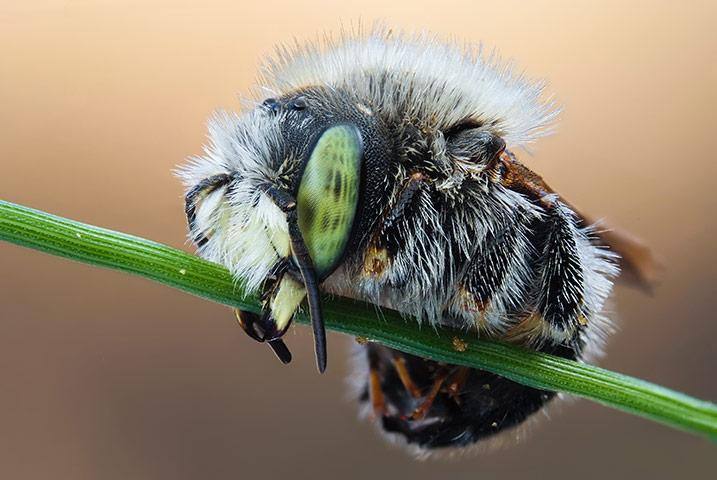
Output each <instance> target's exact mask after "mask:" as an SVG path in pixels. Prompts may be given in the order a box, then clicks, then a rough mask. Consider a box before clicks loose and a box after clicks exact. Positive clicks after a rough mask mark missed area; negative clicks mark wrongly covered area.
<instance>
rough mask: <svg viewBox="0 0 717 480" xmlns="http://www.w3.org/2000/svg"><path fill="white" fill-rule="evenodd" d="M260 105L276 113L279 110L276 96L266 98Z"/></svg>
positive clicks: (279, 104)
mask: <svg viewBox="0 0 717 480" xmlns="http://www.w3.org/2000/svg"><path fill="white" fill-rule="evenodd" d="M262 106H263V107H264V108H266V109H268V110H269V111H270V112H271V113H278V112H279V110H281V103H279V101H278V100H277V99H276V98H267V99H266V100H264V102H262Z"/></svg>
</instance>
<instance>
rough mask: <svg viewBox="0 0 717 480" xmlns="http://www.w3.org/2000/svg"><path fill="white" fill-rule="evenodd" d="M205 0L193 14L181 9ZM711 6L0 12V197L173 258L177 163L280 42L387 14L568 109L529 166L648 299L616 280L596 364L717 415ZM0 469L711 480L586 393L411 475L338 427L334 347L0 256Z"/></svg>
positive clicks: (161, 7) (138, 284)
mask: <svg viewBox="0 0 717 480" xmlns="http://www.w3.org/2000/svg"><path fill="white" fill-rule="evenodd" d="M200 5H201V6H200ZM716 14H717V5H716V4H715V3H714V2H683V3H679V4H678V3H677V2H674V4H673V2H617V1H616V2H601V3H598V2H572V1H565V2H545V1H541V2H530V3H529V4H528V3H527V2H525V3H524V2H521V1H507V0H503V1H500V2H495V1H494V2H485V1H476V0H461V1H456V0H442V1H440V2H435V1H434V2H424V3H421V2H418V1H409V0H398V1H387V0H362V1H360V2H339V5H336V2H331V1H327V0H313V1H303V0H302V1H297V2H279V1H276V0H263V1H261V2H253V3H251V4H242V2H241V1H240V0H233V1H221V2H219V1H204V2H192V1H182V0H171V1H162V2H144V1H125V2H119V1H118V2H113V1H95V2H90V1H73V0H66V1H33V2H20V1H18V2H16V3H15V2H10V1H8V0H0V149H1V151H2V155H0V165H2V170H0V172H1V173H0V198H2V199H7V200H11V201H14V202H18V203H22V204H26V205H30V206H32V207H36V208H39V209H43V210H47V211H50V212H54V213H56V214H59V215H64V216H68V217H71V218H75V219H80V220H83V221H86V222H89V223H93V224H98V225H102V226H106V227H109V228H113V229H119V230H122V231H125V232H130V233H134V234H138V235H141V236H145V237H149V238H152V239H155V240H158V241H161V242H165V243H168V244H170V245H174V246H177V247H180V248H185V249H189V246H188V245H187V244H186V243H185V225H184V217H183V213H182V190H181V187H180V185H179V182H178V181H177V180H176V179H175V178H173V176H172V174H171V170H172V168H174V167H175V166H176V165H177V164H178V163H181V162H182V161H183V159H184V158H185V157H186V156H188V155H190V154H195V153H198V152H200V148H201V145H202V142H203V140H204V134H205V127H204V122H205V119H206V117H207V116H208V115H209V114H210V113H211V112H212V110H214V109H215V108H218V107H223V108H230V109H232V108H238V107H239V101H238V98H239V95H241V94H242V93H246V92H247V91H248V89H249V87H250V86H251V84H252V81H253V79H254V77H255V73H256V66H257V62H258V59H259V58H260V57H261V55H263V54H265V53H267V52H269V51H271V48H272V47H273V45H274V44H275V43H276V42H280V41H291V40H292V38H294V37H297V38H299V39H302V38H307V37H310V36H312V35H314V34H316V33H317V32H320V31H323V30H325V29H329V30H332V29H333V30H336V29H337V28H338V27H339V25H340V23H341V22H342V21H343V22H344V23H349V22H351V21H355V20H357V19H358V18H361V19H362V20H363V21H364V22H369V23H370V22H371V21H372V20H374V19H383V20H385V21H386V22H388V23H389V24H390V25H392V26H396V27H401V28H406V29H409V30H416V29H423V28H427V29H430V30H432V31H435V32H438V33H440V34H442V35H445V36H455V37H456V38H458V39H462V40H463V39H465V40H471V41H480V40H482V41H484V42H485V43H486V44H487V45H489V46H495V47H497V48H498V49H499V50H500V51H501V52H502V54H503V55H504V56H505V57H508V58H513V59H515V60H516V61H517V62H518V64H519V65H520V66H521V67H522V68H523V69H525V71H526V72H527V73H528V74H529V75H530V76H533V77H543V78H546V79H547V80H549V82H550V88H549V91H550V92H551V93H554V94H555V95H556V97H557V99H558V101H559V102H560V103H561V104H562V105H563V106H564V114H563V115H562V119H561V122H560V126H559V130H558V133H557V134H556V135H554V136H553V137H550V138H547V139H544V140H542V141H540V142H539V143H537V144H536V145H535V147H534V154H533V156H532V157H529V156H527V155H526V154H523V155H522V158H523V159H524V160H525V161H526V162H527V163H529V164H530V165H531V166H532V167H533V168H535V169H536V170H537V171H539V172H541V173H543V174H544V175H545V176H546V177H547V179H548V180H549V181H550V182H552V184H553V186H554V187H556V188H557V189H558V190H559V191H560V192H562V193H563V194H564V195H565V196H566V197H567V198H569V199H570V200H571V201H573V202H574V203H576V204H578V205H580V207H581V208H583V209H584V210H585V211H587V212H591V213H592V214H594V215H597V216H603V217H605V218H607V219H609V221H610V222H612V224H614V225H620V226H623V227H627V228H629V229H630V230H631V231H633V232H634V233H636V234H638V235H639V236H641V237H642V238H644V239H645V240H647V241H648V242H649V243H650V244H651V245H653V246H654V249H655V250H656V251H657V252H658V254H659V255H661V256H662V257H663V258H664V260H665V264H666V266H667V271H666V274H665V276H664V281H663V284H662V285H661V287H660V288H659V289H658V290H657V291H656V293H655V295H654V296H653V297H648V296H644V295H642V294H640V293H638V292H635V291H631V290H628V289H624V288H618V290H617V294H616V299H617V307H618V310H619V325H620V330H621V331H620V332H619V334H617V335H615V336H614V337H613V338H612V339H611V341H610V344H609V348H608V357H607V358H606V359H605V360H604V361H603V362H602V364H603V365H604V366H606V367H608V368H611V369H615V370H619V371H622V372H625V373H628V374H631V375H636V376H639V377H643V378H646V379H649V380H652V381H655V382H658V383H660V384H664V385H666V386H669V387H672V388H676V389H679V390H683V391H685V392H687V393H690V394H692V395H696V396H698V397H702V398H707V399H712V400H717V374H716V372H715V362H716V361H717V321H716V319H715V313H714V312H715V303H714V302H715V300H716V298H717V296H716V295H715V293H716V292H715V281H717V268H716V266H715V263H716V262H715V260H716V259H717V251H716V249H715V233H717V232H716V231H715V225H714V223H715V221H716V220H717V218H716V217H715V213H714V212H715V207H717V205H716V202H715V194H714V181H715V178H716V174H717V169H716V168H715V163H716V162H715V161H716V160H717V159H715V147H714V140H715V127H716V122H715V109H716V107H717V102H716V101H715V100H716V94H715V92H716V91H717V89H716V88H715V85H717V41H716V36H715V35H716V34H715V23H716V20H717V15H716ZM0 266H1V267H2V275H1V276H0V332H1V333H0V384H1V385H2V393H1V394H0V425H1V426H2V435H1V436H0V477H1V478H13V479H35V478H52V479H55V480H60V479H85V478H88V479H89V478H101V479H125V478H132V479H170V478H171V479H195V478H212V479H215V478H216V479H229V478H252V479H254V478H333V477H340V478H343V479H353V478H391V477H394V478H409V479H415V480H418V479H424V478H425V479H429V478H455V479H462V478H466V479H468V478H498V477H501V478H514V477H515V478H518V477H520V478H535V477H537V478H539V477H543V478H551V479H562V478H566V479H567V478H576V477H578V478H581V479H584V478H603V477H605V476H608V475H609V476H610V477H612V478H624V477H627V476H630V477H632V478H652V479H657V478H678V476H679V478H705V477H708V476H710V475H709V473H712V474H713V473H714V470H715V468H714V467H715V466H717V460H716V458H717V449H716V448H715V445H714V444H709V443H708V442H706V441H704V440H701V439H698V438H696V437H692V436H689V435H686V434H682V433H679V432H676V431H673V430H670V429H667V428H664V427H662V426H659V425H656V424H653V423H650V422H647V421H644V420H641V419H638V418H635V417H632V416H629V415H626V414H622V413H618V412H616V411H612V410H608V409H605V408H603V407H600V406H598V405H596V404H592V403H589V402H587V401H578V402H575V403H573V404H572V405H568V406H566V407H565V408H563V409H562V411H561V412H560V413H558V414H556V415H554V418H553V419H552V420H551V421H549V422H543V423H542V424H541V425H540V426H539V427H538V428H536V430H535V432H534V433H533V435H532V436H531V438H530V439H529V440H528V441H527V442H525V443H523V444H521V445H518V446H515V447H513V448H509V449H506V450H504V451H502V452H498V453H494V454H490V455H482V456H478V457H475V458H472V459H467V460H463V461H458V462H429V463H417V462H415V461H413V460H411V459H410V458H409V457H408V456H406V455H405V454H404V453H403V452H401V451H399V450H397V449H395V448H391V447H388V446H387V445H385V444H384V443H383V441H382V440H381V439H380V438H379V436H378V435H377V434H376V433H375V432H374V431H373V429H372V427H371V426H369V425H366V424H364V423H362V422H359V421H358V420H357V419H356V409H355V405H353V404H352V403H351V402H350V401H348V400H347V398H346V397H347V395H346V389H345V388H344V387H345V385H344V376H345V373H346V370H347V362H346V355H345V353H346V351H347V349H348V346H349V344H350V341H351V340H350V339H347V338H344V337H341V336H338V335H331V338H330V357H331V362H330V367H329V371H328V373H327V374H326V375H324V376H319V375H318V374H316V372H315V367H314V360H313V354H312V342H311V338H310V334H309V332H308V330H307V329H305V328H297V329H296V331H295V332H294V333H293V334H292V335H289V343H290V346H291V348H292V350H293V351H294V353H295V361H294V363H292V365H291V366H289V367H282V366H281V365H279V363H278V362H277V361H276V360H275V359H274V358H273V356H272V355H270V353H269V352H268V351H267V350H266V348H265V347H263V346H260V345H258V344H255V343H254V342H253V341H251V340H249V339H248V338H247V337H246V336H245V335H244V333H243V332H242V331H241V330H240V329H239V328H238V327H237V326H236V325H235V322H234V320H233V317H232V315H231V312H230V311H229V310H228V309H226V308H224V307H222V306H219V305H215V304H212V303H209V302H206V301H203V300H199V299H196V298H193V297H190V296H188V295H185V294H182V293H179V292H176V291H173V290H170V289H168V288H165V287H162V286H159V285H155V284H152V283H150V282H148V281H145V280H142V279H138V278H133V277H129V276H127V275H124V274H120V273H116V272H110V271H104V270H99V269H94V268H90V267H87V266H84V265H80V264H75V263H72V262H69V261H66V260H62V259H58V258H53V257H49V256H46V255H43V254H40V253H37V252H32V251H28V250H23V249H20V248H18V247H15V246H11V245H7V244H1V245H0Z"/></svg>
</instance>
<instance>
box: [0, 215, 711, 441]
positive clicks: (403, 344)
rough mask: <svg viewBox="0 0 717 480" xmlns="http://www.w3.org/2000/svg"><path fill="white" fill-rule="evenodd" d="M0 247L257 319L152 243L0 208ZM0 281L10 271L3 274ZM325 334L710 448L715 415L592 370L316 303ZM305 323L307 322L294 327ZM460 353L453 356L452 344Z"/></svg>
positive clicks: (391, 317) (216, 270) (351, 305)
mask: <svg viewBox="0 0 717 480" xmlns="http://www.w3.org/2000/svg"><path fill="white" fill-rule="evenodd" d="M0 240H5V241H7V242H10V243H14V244H17V245H21V246H23V247H28V248H32V249H36V250H41V251H43V252H46V253H50V254H53V255H59V256H61V257H66V258H70V259H73V260H77V261H80V262H84V263H89V264H91V265H98V266H102V267H107V268H112V269H115V270H121V271H124V272H129V273H134V274H136V275H140V276H143V277H146V278H149V279H151V280H154V281H157V282H160V283H163V284H165V285H169V286H171V287H174V288H178V289H180V290H183V291H185V292H188V293H191V294H194V295H197V296H200V297H203V298H207V299H209V300H213V301H215V302H218V303H223V304H225V305H230V306H232V307H239V308H243V309H247V310H252V311H258V310H259V302H258V301H257V299H255V298H253V297H247V296H245V295H244V293H243V291H242V288H241V285H239V284H238V283H237V282H235V281H234V279H233V278H232V276H231V275H230V273H229V272H228V271H227V270H226V269H225V268H224V267H221V266H219V265H216V264H213V263H210V262H207V261H204V260H202V259H200V258H198V257H196V256H193V255H189V254H187V253H184V252H182V251H180V250H177V249H175V248H171V247H168V246H166V245H162V244H159V243H156V242H152V241H150V240H145V239H143V238H139V237H135V236H132V235H127V234H124V233H118V232H113V231H111V230H106V229H103V228H99V227H94V226H91V225H86V224H83V223H79V222H76V221H73V220H68V219H65V218H61V217H57V216H54V215H50V214H47V213H44V212H40V211H37V210H33V209H31V208H27V207H23V206H20V205H15V204H12V203H9V202H4V201H0ZM4 273H5V274H6V275H7V274H8V272H4ZM324 314H325V317H326V326H327V328H328V329H330V330H334V331H337V332H342V333H345V334H349V335H354V336H360V337H363V338H365V339H367V340H370V341H376V342H380V343H382V344H385V345H387V346H389V347H391V348H395V349H398V350H401V351H404V352H407V353H411V354H414V355H419V356H422V357H427V358H431V359H433V360H437V361H442V362H447V363H451V364H457V365H466V366H469V367H472V368H478V369H481V370H487V371H489V372H493V373H495V374H498V375H501V376H503V377H506V378H509V379H511V380H514V381H516V382H520V383H522V384H525V385H529V386H531V387H536V388H541V389H545V390H554V391H560V392H566V393H570V394H573V395H577V396H579V397H583V398H587V399H590V400H593V401H596V402H598V403H601V404H603V405H606V406H610V407H613V408H617V409H619V410H623V411H626V412H630V413H633V414H636V415H639V416H642V417H645V418H649V419H652V420H655V421H658V422H661V423H663V424H665V425H669V426H672V427H675V428H678V429H681V430H685V431H687V432H692V433H698V434H704V435H706V436H707V437H709V438H711V439H713V440H714V439H717V406H715V405H714V404H713V403H710V402H706V401H701V400H698V399H695V398H692V397H689V396H687V395H684V394H681V393H679V392H675V391H673V390H669V389H667V388H664V387H660V386H658V385H654V384H652V383H649V382H646V381H643V380H639V379H636V378H632V377H629V376H626V375H622V374H619V373H614V372H611V371H608V370H605V369H602V368H598V367H595V366H592V365H587V364H584V363H580V362H575V361H570V360H565V359H563V358H559V357H554V356H551V355H546V354H543V353H538V352H534V351H531V350H526V349H523V348H519V347H516V346H512V345H508V344H504V343H500V342H496V341H489V340H479V339H478V338H477V337H476V336H474V335H473V334H467V333H465V332H460V333H458V332H454V331H450V330H445V329H440V330H438V331H436V330H433V329H431V328H419V326H418V325H417V323H416V322H410V321H405V320H404V319H403V318H402V317H401V316H400V315H399V314H398V313H396V312H394V311H391V310H386V309H383V310H381V312H380V313H379V312H378V311H377V309H376V308H375V307H374V306H372V305H369V304H366V303H362V302H357V301H354V300H350V299H346V298H328V297H327V298H324ZM298 321H300V322H301V323H306V321H307V319H306V318H305V317H300V318H298ZM456 337H458V338H460V339H461V341H462V342H464V343H465V346H466V348H465V349H462V348H461V349H460V350H462V351H459V350H458V349H456V348H455V346H454V343H453V340H454V338H456Z"/></svg>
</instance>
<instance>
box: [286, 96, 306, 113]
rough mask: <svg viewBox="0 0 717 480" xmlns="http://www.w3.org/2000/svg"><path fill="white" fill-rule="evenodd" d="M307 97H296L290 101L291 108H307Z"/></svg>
mask: <svg viewBox="0 0 717 480" xmlns="http://www.w3.org/2000/svg"><path fill="white" fill-rule="evenodd" d="M306 106H307V104H306V98H305V97H296V98H295V99H293V100H292V101H291V102H289V108H290V109H291V110H304V109H306Z"/></svg>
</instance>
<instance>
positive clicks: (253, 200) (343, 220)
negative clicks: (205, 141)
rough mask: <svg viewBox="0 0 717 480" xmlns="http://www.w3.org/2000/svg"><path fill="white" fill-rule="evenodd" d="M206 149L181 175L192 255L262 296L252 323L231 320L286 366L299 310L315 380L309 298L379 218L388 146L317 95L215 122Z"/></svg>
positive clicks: (342, 97)
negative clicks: (304, 313)
mask: <svg viewBox="0 0 717 480" xmlns="http://www.w3.org/2000/svg"><path fill="white" fill-rule="evenodd" d="M210 137H211V140H212V145H211V146H210V147H209V148H208V149H207V154H206V155H205V156H204V157H201V158H198V159H195V160H194V162H193V164H192V165H190V166H189V167H187V168H186V169H185V170H183V172H182V175H183V177H184V178H185V181H186V183H187V184H188V185H189V186H190V189H189V191H188V193H187V197H186V199H187V218H188V221H189V225H190V230H191V234H192V235H193V238H194V240H195V242H196V243H197V244H198V245H200V247H201V250H200V253H202V255H203V256H205V257H206V258H209V259H211V260H214V261H218V262H220V263H223V264H224V265H226V266H227V267H228V268H229V269H230V270H231V271H232V272H233V273H234V274H235V275H236V276H237V277H238V278H240V279H241V280H242V281H243V282H244V284H245V285H246V286H247V288H248V289H249V290H250V291H258V292H260V294H261V296H262V301H263V310H262V312H261V314H253V313H248V312H240V313H239V315H238V318H239V322H240V324H241V325H242V327H243V328H244V330H245V331H246V332H247V333H248V334H249V335H250V336H251V337H252V338H254V339H256V340H258V341H266V342H269V345H270V346H272V348H273V349H274V351H275V352H276V353H277V355H278V356H279V358H280V359H281V360H282V361H285V362H287V361H289V359H290V358H291V357H290V354H289V352H288V350H287V349H286V347H285V346H284V345H283V343H282V342H281V340H280V338H281V337H282V336H283V335H284V333H285V332H286V330H287V328H288V327H289V325H290V324H291V320H292V318H293V316H294V314H295V312H296V310H297V309H298V308H299V306H300V304H301V303H302V302H303V300H304V298H307V300H308V302H307V303H308V306H309V312H310V315H311V319H312V325H313V328H314V336H315V339H316V352H317V360H318V364H319V370H321V371H323V370H324V368H325V365H326V346H325V332H324V325H323V319H322V317H321V306H320V303H319V292H318V286H319V285H320V283H321V282H322V281H323V280H324V279H326V278H327V277H328V276H329V275H331V273H332V272H333V271H334V270H336V268H337V267H338V266H339V265H340V264H341V263H342V261H343V259H344V258H345V257H346V255H347V253H348V252H351V251H355V250H356V249H357V248H358V247H359V245H360V244H361V242H362V240H363V238H364V236H365V234H366V233H368V232H369V231H370V229H371V227H372V226H373V224H374V222H375V221H376V219H377V218H378V216H379V213H380V212H381V211H382V210H383V208H384V207H385V203H386V201H387V198H388V196H389V192H390V191H391V189H392V188H393V185H392V178H393V175H392V171H391V168H392V167H391V162H389V161H388V159H389V158H391V155H392V150H393V146H392V143H391V141H390V135H389V134H388V132H387V131H386V129H385V127H384V126H383V125H382V122H381V121H380V120H379V118H378V117H377V116H376V115H375V114H374V112H373V111H372V110H371V108H370V107H369V106H367V105H364V104H361V103H359V102H357V101H355V100H353V99H352V96H351V95H350V94H348V93H344V92H341V91H338V90H335V89H328V88H318V87H316V88H305V89H302V90H301V91H299V92H294V93H290V94H287V95H283V96H279V97H277V98H269V99H267V100H265V101H264V102H263V103H262V104H261V105H259V106H258V107H257V108H256V109H255V110H254V111H252V112H249V113H247V114H245V115H243V116H225V117H223V118H222V119H219V120H215V121H214V123H213V124H212V125H211V126H210Z"/></svg>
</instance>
